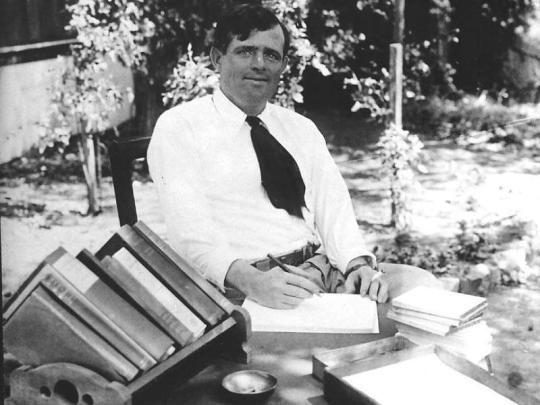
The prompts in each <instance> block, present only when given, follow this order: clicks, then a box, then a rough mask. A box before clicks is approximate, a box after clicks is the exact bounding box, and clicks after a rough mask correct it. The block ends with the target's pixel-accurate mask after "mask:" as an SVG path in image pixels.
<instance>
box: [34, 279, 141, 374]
mask: <svg viewBox="0 0 540 405" xmlns="http://www.w3.org/2000/svg"><path fill="white" fill-rule="evenodd" d="M32 295H33V296H34V297H35V298H36V299H37V300H38V301H40V302H41V304H42V305H44V306H45V307H46V308H48V310H49V311H51V312H52V313H54V315H55V316H56V317H57V318H58V319H62V320H63V322H64V324H65V325H66V326H67V327H68V328H69V329H70V330H71V331H72V332H73V333H74V334H76V335H77V336H79V338H81V339H82V340H84V341H85V342H86V343H87V344H88V345H89V346H90V347H92V349H93V350H95V351H96V353H97V354H98V355H99V356H100V357H101V358H102V359H104V360H105V361H106V362H107V363H108V364H110V365H111V366H112V367H113V368H114V369H115V370H116V371H117V372H118V374H119V375H121V376H122V377H123V378H125V379H126V380H127V381H131V380H133V378H135V377H136V376H137V374H138V373H139V370H138V369H137V368H136V367H135V366H134V365H133V364H131V363H130V362H129V361H128V360H127V359H125V358H124V357H123V356H122V355H121V354H120V353H118V352H117V351H116V350H115V349H114V348H113V347H112V346H110V345H109V344H108V343H107V342H106V341H105V340H103V339H102V338H101V337H100V336H99V335H97V334H95V333H94V332H92V330H90V329H88V328H87V327H86V326H85V325H84V324H83V323H82V322H81V321H79V320H78V319H76V318H75V317H73V316H72V315H70V314H69V312H67V310H65V309H64V308H62V307H61V305H60V304H58V303H56V302H54V300H53V299H52V298H51V297H50V296H48V294H47V293H46V292H45V290H40V289H36V290H35V291H34V292H33V294H32ZM72 361H73V362H75V363H76V359H73V360H72Z"/></svg>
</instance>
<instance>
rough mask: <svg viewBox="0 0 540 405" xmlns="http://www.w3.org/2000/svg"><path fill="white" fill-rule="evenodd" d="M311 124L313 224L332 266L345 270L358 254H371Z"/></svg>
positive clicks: (346, 193) (337, 174)
mask: <svg viewBox="0 0 540 405" xmlns="http://www.w3.org/2000/svg"><path fill="white" fill-rule="evenodd" d="M312 125H313V131H311V132H312V134H311V135H312V142H313V143H312V148H313V149H312V153H311V156H313V159H312V167H311V184H312V187H313V189H312V195H313V197H312V198H313V209H314V217H315V226H316V229H317V232H318V233H319V236H320V237H321V240H322V243H323V246H324V249H325V252H326V255H327V256H328V259H329V260H330V263H332V265H333V266H335V267H337V268H338V269H339V270H341V271H342V272H345V270H346V268H347V265H348V264H349V262H350V261H351V260H352V259H354V258H356V257H358V256H370V257H372V258H373V259H375V257H374V255H373V254H372V253H371V252H370V251H369V249H368V248H367V246H366V244H365V241H364V238H363V237H362V234H361V232H360V229H359V228H358V224H357V222H356V216H355V213H354V210H353V206H352V201H351V197H350V195H349V190H348V189H347V185H346V184H345V181H344V179H343V177H342V175H341V173H340V172H339V169H338V167H337V165H336V164H335V162H334V159H333V158H332V156H331V155H330V152H329V151H328V148H327V146H326V142H325V140H324V137H323V136H322V134H321V133H320V132H319V130H318V129H317V128H316V127H315V125H314V124H312Z"/></svg>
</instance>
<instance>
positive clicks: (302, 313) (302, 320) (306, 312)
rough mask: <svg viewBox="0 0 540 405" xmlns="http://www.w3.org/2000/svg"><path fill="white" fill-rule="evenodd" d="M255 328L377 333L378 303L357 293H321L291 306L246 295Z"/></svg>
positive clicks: (247, 306) (256, 329) (265, 329)
mask: <svg viewBox="0 0 540 405" xmlns="http://www.w3.org/2000/svg"><path fill="white" fill-rule="evenodd" d="M242 306H243V307H244V308H245V309H246V310H247V311H248V312H249V315H250V317H251V328H252V330H253V331H254V332H306V333H379V320H378V317H377V304H376V302H375V301H372V300H370V299H369V298H367V297H362V296H361V295H357V294H321V295H320V296H316V295H314V296H313V297H311V298H308V299H305V300H304V301H302V303H301V304H300V305H299V306H297V307H296V308H293V309H274V308H268V307H264V306H262V305H260V304H257V303H256V302H254V301H252V300H250V299H246V300H245V301H244V304H243V305H242Z"/></svg>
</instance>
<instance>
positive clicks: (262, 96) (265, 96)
mask: <svg viewBox="0 0 540 405" xmlns="http://www.w3.org/2000/svg"><path fill="white" fill-rule="evenodd" d="M284 42H285V39H284V35H283V31H282V29H281V27H280V26H279V25H276V26H275V27H273V28H271V29H269V30H267V31H253V32H252V33H251V35H250V36H249V38H247V39H246V40H245V41H240V40H239V39H238V38H237V37H234V38H233V39H232V41H231V42H230V44H229V46H228V47H227V51H226V52H225V53H222V52H221V51H220V50H218V49H215V48H214V49H212V53H211V56H212V62H213V63H214V65H215V66H216V68H217V70H218V71H219V72H220V74H221V78H220V87H221V90H222V91H223V93H224V94H225V95H226V96H227V97H228V98H229V99H230V100H231V101H232V102H233V103H234V104H236V105H237V106H238V107H239V108H240V109H242V110H243V111H244V112H245V113H246V114H248V115H257V114H259V113H260V112H261V111H262V110H263V108H264V106H265V104H266V102H267V101H268V100H269V99H270V98H271V97H272V96H273V95H274V93H275V92H276V89H277V86H278V83H279V77H280V75H281V72H282V71H283V69H284V68H285V66H286V58H285V57H284V55H283V45H284Z"/></svg>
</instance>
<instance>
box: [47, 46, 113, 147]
mask: <svg viewBox="0 0 540 405" xmlns="http://www.w3.org/2000/svg"><path fill="white" fill-rule="evenodd" d="M58 62H59V63H58V64H59V65H60V66H61V68H60V71H59V72H57V75H55V76H56V81H55V82H53V84H52V88H51V97H52V99H51V101H52V102H51V106H50V111H49V113H48V115H47V117H46V118H45V120H44V121H43V123H42V124H43V129H44V131H43V133H42V137H41V149H44V148H45V147H46V146H51V147H54V146H55V145H58V143H60V145H64V146H65V145H68V143H69V140H70V137H71V135H72V134H96V133H101V132H104V131H105V130H106V129H107V128H108V127H109V126H110V117H111V114H113V113H114V112H115V111H116V110H118V108H119V107H120V104H121V102H122V99H123V95H122V93H121V92H120V91H119V90H118V89H117V87H116V86H115V85H114V84H113V82H112V80H111V79H110V78H109V77H107V76H106V75H105V70H106V64H105V62H104V61H93V62H90V61H87V60H84V56H83V55H80V54H78V51H77V50H74V54H73V56H72V58H65V57H59V60H58Z"/></svg>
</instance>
